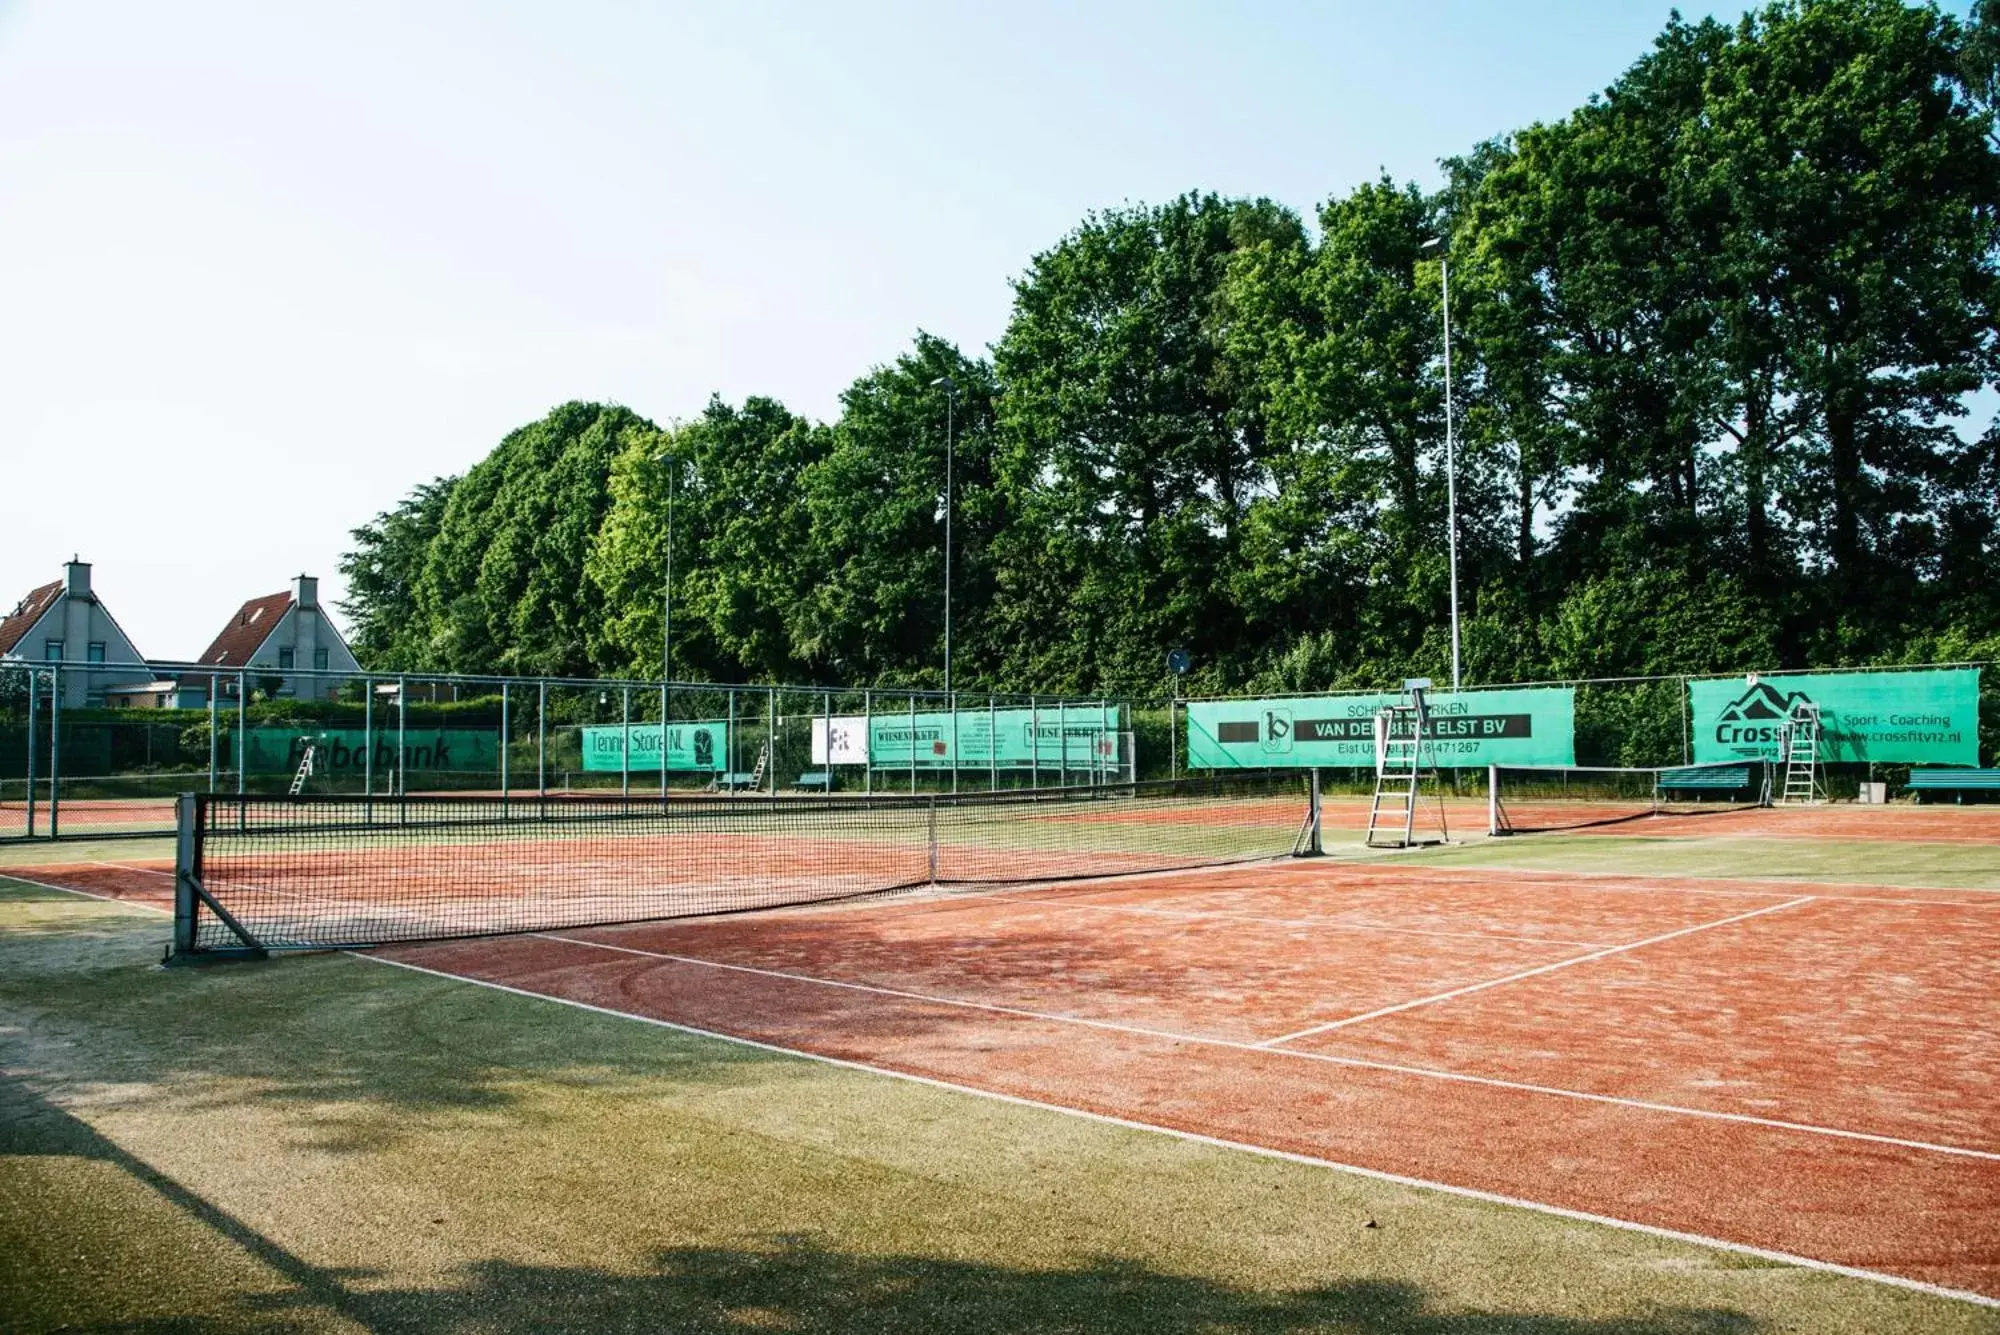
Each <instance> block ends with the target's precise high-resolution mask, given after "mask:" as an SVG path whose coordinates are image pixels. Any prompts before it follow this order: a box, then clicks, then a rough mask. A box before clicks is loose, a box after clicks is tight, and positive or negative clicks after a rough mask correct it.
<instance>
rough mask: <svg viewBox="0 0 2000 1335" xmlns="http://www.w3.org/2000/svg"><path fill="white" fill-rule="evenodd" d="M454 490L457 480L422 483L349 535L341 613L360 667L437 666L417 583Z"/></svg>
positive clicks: (342, 564)
mask: <svg viewBox="0 0 2000 1335" xmlns="http://www.w3.org/2000/svg"><path fill="white" fill-rule="evenodd" d="M456 485H458V479H457V478H455V477H440V478H435V479H433V480H432V481H429V482H425V483H420V484H419V485H418V486H417V487H416V489H415V490H413V491H412V492H411V493H410V494H409V495H408V496H406V497H404V498H403V500H401V501H400V502H398V503H397V505H396V507H395V508H394V509H393V510H385V511H383V512H382V513H381V514H379V515H376V516H375V518H374V519H373V520H371V521H370V522H368V523H366V524H363V525H362V526H361V527H360V528H357V529H354V530H353V531H352V532H351V533H350V534H349V536H350V537H352V538H353V539H354V549H353V550H352V551H349V552H347V553H346V554H345V555H343V556H342V557H341V558H340V573H341V574H342V575H343V576H345V577H346V580H347V598H346V599H345V600H344V601H342V602H341V604H340V610H341V611H342V612H344V613H346V614H347V617H348V620H349V624H350V629H351V631H352V633H351V635H350V637H349V638H350V641H351V647H352V648H353V650H354V653H355V656H356V658H358V659H359V660H360V662H361V664H362V666H364V667H373V668H400V669H404V670H410V669H423V668H429V667H435V666H437V664H436V662H435V661H434V656H433V654H432V652H431V644H430V638H429V635H428V634H427V633H426V632H427V629H428V628H427V625H426V623H425V621H424V618H423V616H422V613H421V612H420V610H419V608H418V605H417V583H418V581H419V580H420V579H421V578H422V577H423V571H424V563H425V561H426V560H427V559H428V557H429V555H430V548H431V543H432V542H433V541H435V540H436V538H437V535H438V529H439V527H440V526H441V525H442V524H443V522H444V512H445V506H446V504H447V503H448V502H449V501H450V500H451V491H452V488H453V487H455V486H456Z"/></svg>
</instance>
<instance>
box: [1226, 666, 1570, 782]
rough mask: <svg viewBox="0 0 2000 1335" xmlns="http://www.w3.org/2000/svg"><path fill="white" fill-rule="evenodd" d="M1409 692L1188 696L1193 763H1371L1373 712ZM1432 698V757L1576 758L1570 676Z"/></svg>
mask: <svg viewBox="0 0 2000 1335" xmlns="http://www.w3.org/2000/svg"><path fill="white" fill-rule="evenodd" d="M1402 702H1403V697H1402V696H1401V695H1398V694H1396V693H1395V692H1384V693H1379V694H1373V695H1324V696H1314V697H1301V698H1298V699H1292V700H1194V701H1190V702H1189V703H1188V707H1187V711H1188V765H1189V766H1190V767H1191V768H1194V769H1264V768H1267V767H1270V766H1286V765H1289V766H1297V767H1301V768H1310V767H1313V766H1329V767H1333V766H1340V767H1348V768H1367V769H1373V768H1374V767H1375V712H1376V711H1377V710H1379V709H1382V708H1383V707H1385V706H1387V705H1394V704H1401V703H1402ZM1425 703H1426V704H1427V705H1428V706H1429V711H1430V728H1429V733H1430V738H1431V751H1430V753H1429V754H1428V755H1426V757H1425V763H1426V764H1429V763H1435V764H1437V765H1440V766H1443V767H1445V768H1468V767H1471V768H1483V767H1484V766H1487V765H1574V764H1575V763H1576V692H1575V691H1574V690H1571V689H1570V688H1569V687H1567V686H1533V687H1522V688H1520V689H1517V690H1509V691H1461V692H1458V693H1457V694H1453V693H1452V692H1449V691H1444V692H1440V693H1438V694H1434V695H1428V696H1426V697H1425ZM1433 756H1434V757H1435V761H1434V762H1433V760H1432V757H1433Z"/></svg>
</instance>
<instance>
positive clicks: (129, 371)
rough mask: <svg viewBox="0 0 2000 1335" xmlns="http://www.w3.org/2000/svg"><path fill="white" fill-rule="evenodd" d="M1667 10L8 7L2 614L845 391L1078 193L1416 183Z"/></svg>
mask: <svg viewBox="0 0 2000 1335" xmlns="http://www.w3.org/2000/svg"><path fill="white" fill-rule="evenodd" d="M1683 8H1684V9H1685V10H1686V11H1687V12H1689V13H1691V14H1692V13H1702V12H1709V9H1708V7H1707V6H1703V5H1700V4H1690V5H1685V6H1683ZM1741 8H1742V6H1741V5H1729V6H1721V7H1718V10H1719V12H1723V13H1725V14H1728V15H1733V14H1735V13H1740V12H1741ZM1668 9H1669V5H1668V4H1667V3H1664V0H1662V2H1660V3H1653V2H1651V0H1622V2H1619V3H1613V2H1612V0H1573V2H1558V0H1545V2H1542V3H1531V2H1528V0H1510V2H1509V3H1504V4H1503V3H1478V2H1477V0H1461V2H1459V3H1383V2H1382V0H1373V2H1371V3H1359V2H1357V3H1318V4H1313V3H1297V4H1276V3H1270V4H1225V3H1215V4H1185V3H1182V4H1140V3H1129V4H1110V3H1106V4H1056V3H1048V4H1021V3H1014V4H1004V5H1003V4H993V5H960V4H952V3H929V4H873V5H823V4H804V3H801V4H796V5H780V4H713V3H710V4H673V3H655V4H637V3H632V4H611V3H601V4H582V3H569V4H553V3H551V4H542V5H500V4H470V3H466V4H446V3H429V4H385V3H341V4H334V5H329V4H319V5H305V4H292V5H276V4H258V3H244V4H236V5H230V4H218V3H200V2H198V0H187V2H185V3H177V4H157V3H145V4H141V3H131V4H109V3H91V2H89V0H65V2H62V3H58V2H57V0H46V2H45V3H28V4H20V3H14V4H9V3H6V0H0V458H4V464H0V492H4V493H5V494H6V496H7V501H6V504H5V505H4V506H0V604H4V605H0V612H4V611H5V609H6V607H7V606H11V605H12V602H13V600H14V599H15V598H16V597H18V596H19V595H20V594H21V593H23V592H25V591H26V590H27V589H28V588H30V587H32V586H33V585H36V584H39V583H43V582H45V581H47V580H49V579H53V578H55V577H56V576H57V575H58V574H60V563H61V562H62V561H63V560H65V559H67V558H68V556H69V555H70V553H71V552H72V551H77V552H80V553H81V554H82V555H83V557H84V559H86V560H89V561H93V562H95V563H96V577H97V585H98V589H99V591H100V592H101V593H102V594H103V595H104V596H105V598H106V600H107V602H108V603H109V604H110V606H111V608H112V610H113V612H114V614H115V615H116V616H117V617H118V618H119V619H120V621H121V622H122V623H123V625H124V627H125V628H126V630H127V631H128V632H129V633H130V634H131V635H132V636H133V637H134V639H135V640H136V641H137V642H138V644H139V646H140V648H141V649H142V650H144V651H145V652H146V653H148V654H149V655H152V656H155V657H170V656H171V657H180V656H190V655H193V654H195V653H197V652H199V650H200V649H201V648H202V647H203V646H204V645H205V644H206V643H207V641H208V639H209V638H210V636H211V635H212V634H213V632H214V631H215V630H216V629H217V628H218V627H219V625H220V624H221V622H222V620H223V619H224V618H225V617H226V616H227V615H228V614H229V612H230V611H232V610H233V609H234V608H235V607H236V605H237V604H238V603H239V602H240V601H241V600H242V599H244V598H245V597H248V596H251V595H253V594H261V593H266V592H270V591H273V590H276V589H279V588H282V587H283V586H284V584H285V582H286V580H287V579H288V578H289V577H290V576H291V575H293V574H294V573H297V572H298V571H300V570H305V571H308V572H311V573H315V574H318V575H320V576H321V578H322V588H323V590H324V591H325V592H326V593H327V594H329V595H331V596H338V594H339V592H340V589H339V581H338V579H337V578H336V577H335V570H334V564H335V561H336V558H337V555H338V553H339V552H340V551H341V550H342V549H343V548H344V547H345V545H346V541H347V531H348V530H349V529H350V528H352V527H354V526H355V525H356V524H359V523H361V522H363V521H365V520H366V519H368V518H369V517H370V516H372V515H373V514H374V513H375V512H376V511H378V510H381V509H384V508H386V507H387V506H389V505H390V504H392V503H393V502H394V501H395V500H396V499H398V498H399V497H400V496H402V495H403V494H404V493H405V492H406V491H407V490H408V489H409V488H410V487H411V486H412V485H413V484H415V483H417V482H419V481H422V480H424V479H427V478H429V477H432V476H434V475H436V474H439V473H449V472H459V471H462V470H464V469H465V468H467V467H468V466H470V465H471V464H472V463H474V462H475V461H476V460H478V459H479V458H480V457H481V456H482V455H484V454H485V453H486V452H487V450H488V449H490V448H491V447H492V445H493V444H494V442H495V441H497V440H498V439H499V437H500V436H501V435H502V434H504V433H505V432H506V431H507V430H509V429H510V428H512V427H515V426H518V425H520V424H522V423H524V422H527V421H530V420H532V419H533V418H535V417H537V416H539V415H540V414H542V413H543V412H545V411H546V410H547V409H548V408H550V407H551V406H553V405H554V404H556V403H559V402H561V401H563V400H565V399H572V398H582V399H610V400H616V401H618V402H622V403H625V404H628V405H630V406H631V407H633V408H634V409H636V410H638V411H639V412H641V413H644V414H646V415H648V416H650V417H653V418H654V419H656V420H662V421H664V420H667V419H671V418H675V417H687V416H691V415H693V414H694V413H696V412H698V411H699V410H700V409H701V407H702V405H703V403H704V402H705V401H706V400H707V398H708V396H709V394H710V393H711V392H714V391H719V392H720V393H722V394H723V395H725V396H726V397H729V398H731V399H738V398H741V397H742V396H744V395H746V394H751V393H761V394H769V395H772V396H775V397H778V398H781V399H783V400H784V401H785V402H786V403H788V404H790V405H791V406H792V407H793V408H795V409H797V410H799V411H802V412H806V413H808V414H811V415H813V416H816V417H822V418H824V417H827V416H830V415H831V414H832V413H833V412H834V410H835V408H836V402H837V396H838V395H839V392H840V391H841V389H842V388H843V387H844V386H846V385H847V384H848V383H849V382H850V381H851V380H852V379H854V377H855V376H857V375H858V374H860V373H862V372H863V371H865V370H866V369H867V368H868V367H869V366H870V365H873V364H877V363H880V362H883V361H886V360H888V359H890V358H893V357H894V356H895V355H896V354H897V353H898V352H899V351H900V350H902V349H903V348H904V347H905V346H906V345H907V344H908V341H909V339H910V337H911V335H912V334H913V333H914V331H916V330H917V329H918V328H924V329H928V330H931V331H933V332H935V333H937V334H940V335H942V336H944V337H946V338H950V339H953V340H955V341H957V342H958V343H960V344H961V345H962V346H964V347H966V348H967V349H968V350H975V351H976V350H979V349H981V348H983V347H984V346H985V345H987V344H988V343H990V342H991V341H992V340H993V339H994V338H996V337H997V336H998V335H999V333H1000V331H1001V329H1002V327H1003V325H1004V324H1005V321H1006V317H1007V311H1008V303H1009V299H1010V291H1009V287H1008V280H1009V279H1010V278H1011V277H1012V276H1014V275H1016V274H1018V273H1020V272H1021V270H1022V269H1023V267H1024V265H1025V263H1026V261H1027V260H1028V258H1029V256H1030V255H1031V254H1032V253H1033V252H1035V251H1036V250H1039V249H1042V248H1044V247H1046V246H1048V245H1049V244H1050V243H1052V242H1054V241H1055V240H1056V239H1057V238H1058V237H1060V236H1061V235H1062V233H1063V232H1064V231H1065V230H1066V229H1068V228H1069V227H1071V226H1072V225H1074V224H1075V223H1076V222H1077V221H1078V219H1080V218H1081V217H1082V216H1083V214H1084V213H1085V212H1087V211H1088V210H1091V209H1094V208H1100V207H1104V206H1108V205H1116V204H1119V203H1122V202H1126V201H1141V200H1145V201H1151V200H1159V199H1162V198H1166V197H1169V196H1171V195H1174V194H1177V193H1179V192H1181V191H1183V190H1187V189H1191V188H1201V189H1210V190H1216V191H1221V192H1224V193H1240V194H1262V195H1269V196H1271V197H1273V198H1275V199H1278V200H1280V201H1282V202H1283V203H1285V204H1288V205H1290V206H1291V207H1293V208H1295V209H1297V210H1300V211H1301V212H1303V213H1307V214H1310V212H1311V211H1312V209H1313V207H1314V205H1315V204H1316V203H1317V202H1318V201H1320V200H1322V199H1324V198H1325V197H1327V196H1328V195H1329V194H1333V193H1336V192H1342V191H1345V190H1347V189H1349V188H1351V187H1352V186H1353V185H1355V184H1356V183H1357V182H1359V181H1362V180H1364V179H1366V178H1369V177H1371V176H1373V175H1375V174H1376V173H1378V172H1380V171H1382V170H1385V169H1386V170H1387V171H1389V172H1390V173H1391V174H1393V175H1395V176H1397V177H1399V178H1409V177H1414V178H1416V179H1419V180H1422V181H1425V182H1427V183H1428V182H1433V181H1435V179H1436V176H1437V172H1436V165H1435V164H1436V161H1437V159H1438V158H1440V157H1443V156H1447V155H1451V154H1455V153H1459V152H1462V151H1463V150H1465V149H1466V148H1468V147H1469V146H1471V145H1472V144H1473V143H1475V142H1476V141H1478V140H1480V139H1482V138H1485V137H1488V136H1491V135H1494V134H1497V133H1501V132H1503V131H1506V130H1509V129H1512V128H1516V127H1519V126H1521V125H1523V124H1526V123H1528V122H1530V121H1533V120H1536V119H1545V118H1550V117H1556V116H1560V115H1562V114H1564V113H1565V112H1567V111H1568V110H1569V109H1570V108H1572V107H1574V106H1575V105H1577V104H1578V103H1580V102H1581V101H1583V100H1584V99H1585V98H1587V97H1588V96H1589V95H1590V94H1591V93H1592V92H1593V91H1596V90H1598V89H1601V88H1602V87H1603V86H1604V85H1605V84H1607V83H1609V82H1610V81H1611V80H1612V79H1614V78H1615V77H1616V76H1617V75H1618V73H1619V71H1620V70H1622V69H1623V68H1624V67H1625V66H1627V65H1628V64H1630V63H1631V61H1632V60H1634V59H1636V58H1637V57H1638V56H1639V55H1640V54H1641V53H1642V52H1643V51H1644V50H1645V48H1646V46H1647V44H1648V42H1649V41H1650V40H1651V38H1652V36H1653V35H1654V34H1655V33H1656V32H1657V31H1658V29H1659V28H1660V26H1661V25H1662V24H1663V23H1664V22H1665V20H1666V17H1667V13H1668Z"/></svg>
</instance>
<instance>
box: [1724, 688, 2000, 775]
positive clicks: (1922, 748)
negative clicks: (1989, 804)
mask: <svg viewBox="0 0 2000 1335" xmlns="http://www.w3.org/2000/svg"><path fill="white" fill-rule="evenodd" d="M1800 703H1811V704H1815V705H1818V706H1819V716H1820V746H1819V758H1820V759H1821V760H1822V761H1825V762H1834V761H1849V762H1865V761H1878V762H1886V763H1890V764H1910V765H1977V764H1978V763H1979V669H1978V668H1934V669H1928V670H1924V671H1916V672H1811V673H1798V674H1786V675H1783V676H1772V677H1761V678H1759V679H1757V680H1756V681H1754V682H1753V681H1750V680H1749V679H1747V678H1740V677H1739V678H1735V679H1733V680H1722V681H1691V682H1689V683H1688V713H1689V716H1690V718H1691V719H1692V721H1693V725H1694V758H1695V762H1696V763H1697V764H1702V763H1707V762H1711V761H1726V760H1772V761H1776V760H1782V759H1783V758H1784V729H1785V721H1786V720H1787V719H1788V718H1790V717H1791V715H1792V712H1793V709H1794V707H1795V706H1796V705H1798V704H1800Z"/></svg>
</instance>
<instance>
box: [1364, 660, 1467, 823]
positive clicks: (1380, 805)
mask: <svg viewBox="0 0 2000 1335" xmlns="http://www.w3.org/2000/svg"><path fill="white" fill-rule="evenodd" d="M1431 749H1432V748H1431V737H1430V715H1429V710H1428V709H1427V708H1426V707H1425V703H1424V688H1423V687H1422V686H1419V685H1414V684H1412V685H1409V686H1407V687H1406V688H1405V697H1404V700H1403V702H1402V703H1400V704H1394V705H1387V706H1385V707H1383V708H1382V709H1379V710H1377V711H1376V713H1375V794H1374V797H1373V799H1372V800H1371V801H1370V802H1369V804H1368V835H1367V839H1366V841H1365V842H1366V844H1367V846H1368V847H1370V848H1411V847H1414V846H1416V845H1417V844H1420V843H1442V842H1445V841H1446V839H1447V837H1448V836H1447V832H1446V830H1445V824H1444V804H1443V802H1442V801H1441V800H1440V802H1439V803H1438V810H1437V815H1438V828H1437V831H1436V834H1435V836H1432V834H1431V833H1430V832H1429V831H1428V830H1426V831H1425V833H1424V834H1423V835H1422V836H1419V834H1418V832H1417V808H1418V806H1419V805H1420V803H1421V802H1422V798H1423V775H1424V768H1425V766H1424V760H1425V758H1426V757H1427V756H1429V754H1430V751H1431ZM1432 768H1435V766H1433V767H1432Z"/></svg>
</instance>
